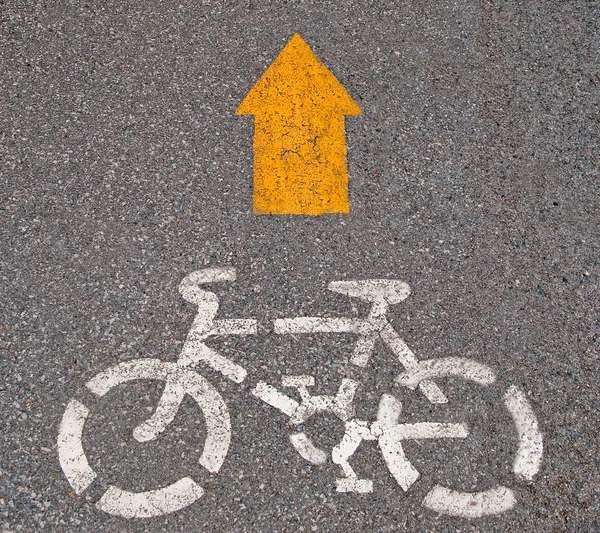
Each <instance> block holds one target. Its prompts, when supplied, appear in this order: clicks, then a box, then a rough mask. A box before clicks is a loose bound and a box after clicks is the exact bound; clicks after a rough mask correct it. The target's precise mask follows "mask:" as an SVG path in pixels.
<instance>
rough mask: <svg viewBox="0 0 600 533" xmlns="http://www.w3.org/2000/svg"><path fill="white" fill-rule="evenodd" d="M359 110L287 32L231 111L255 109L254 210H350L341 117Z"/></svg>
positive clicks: (252, 111) (247, 112) (317, 212)
mask: <svg viewBox="0 0 600 533" xmlns="http://www.w3.org/2000/svg"><path fill="white" fill-rule="evenodd" d="M360 112H361V111H360V108H359V107H358V105H357V104H356V103H355V102H354V100H352V98H351V97H350V95H349V94H348V92H347V91H346V89H345V88H344V87H343V86H342V85H341V84H340V82H339V81H338V80H337V79H336V78H335V76H334V75H333V74H332V73H331V72H330V71H329V70H328V69H327V67H326V66H325V65H324V64H323V63H322V62H321V61H320V60H319V58H317V56H316V55H315V54H314V53H313V51H312V50H311V49H310V47H309V46H308V45H307V44H306V42H304V40H303V39H302V37H300V35H298V34H296V35H294V37H293V38H292V39H291V40H290V42H289V43H288V44H287V45H286V47H285V48H284V49H283V50H282V51H281V53H280V54H279V56H278V57H277V59H276V60H275V61H274V62H273V64H272V65H271V66H270V67H269V68H268V69H267V71H266V72H265V73H264V75H263V76H262V78H261V79H260V80H259V81H258V82H257V83H256V85H255V86H254V87H253V88H252V90H251V91H250V92H249V93H248V95H247V96H246V98H244V100H243V101H242V103H241V104H240V106H239V108H238V109H237V111H236V114H238V115H254V116H255V125H254V128H255V130H254V212H255V213H258V214H278V215H321V214H324V213H348V212H350V205H349V202H348V168H347V164H346V135H345V130H344V127H345V123H344V121H345V119H344V116H345V115H359V114H360Z"/></svg>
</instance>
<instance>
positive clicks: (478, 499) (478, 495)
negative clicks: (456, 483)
mask: <svg viewBox="0 0 600 533" xmlns="http://www.w3.org/2000/svg"><path fill="white" fill-rule="evenodd" d="M516 502H517V500H516V499H515V495H514V494H513V492H512V490H510V489H508V488H506V487H502V486H499V487H496V488H493V489H489V490H486V491H482V492H473V493H470V492H459V491H456V490H450V489H448V488H446V487H442V486H441V485H436V486H435V487H433V489H431V490H430V491H429V493H428V494H427V496H425V499H424V500H423V505H424V506H425V507H427V508H428V509H431V510H432V511H436V512H438V513H441V514H446V515H451V516H462V517H464V518H480V517H482V516H486V515H494V514H500V513H504V512H505V511H508V510H510V509H512V508H513V507H514V505H515V503H516Z"/></svg>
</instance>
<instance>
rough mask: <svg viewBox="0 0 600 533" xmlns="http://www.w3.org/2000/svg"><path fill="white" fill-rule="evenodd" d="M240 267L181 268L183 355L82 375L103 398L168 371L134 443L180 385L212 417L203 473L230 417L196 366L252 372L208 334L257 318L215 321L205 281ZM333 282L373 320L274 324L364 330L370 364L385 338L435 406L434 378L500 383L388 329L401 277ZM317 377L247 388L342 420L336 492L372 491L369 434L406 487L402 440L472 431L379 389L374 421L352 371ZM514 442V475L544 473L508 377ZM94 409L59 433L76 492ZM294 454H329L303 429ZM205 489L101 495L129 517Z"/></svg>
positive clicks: (488, 497) (532, 427) (161, 427)
mask: <svg viewBox="0 0 600 533" xmlns="http://www.w3.org/2000/svg"><path fill="white" fill-rule="evenodd" d="M235 279H236V273H235V270H234V269H233V268H210V269H204V270H200V271H197V272H193V273H191V274H189V275H188V276H186V277H185V278H184V279H183V281H182V282H181V284H180V286H179V291H180V292H181V294H182V296H183V297H184V298H185V299H186V300H187V301H188V302H191V303H193V304H195V305H197V306H198V313H197V315H196V318H195V320H194V323H193V325H192V328H191V330H190V332H189V334H188V336H187V339H186V342H185V344H184V346H183V350H182V352H181V355H180V356H179V358H178V360H177V362H163V361H161V360H159V359H137V360H132V361H128V362H124V363H120V364H117V365H115V366H113V367H111V368H109V369H108V370H105V371H104V372H101V373H99V374H98V375H96V376H95V377H94V378H92V379H91V380H89V381H88V382H87V383H86V387H87V389H88V390H90V391H91V392H92V393H93V394H94V395H96V396H97V397H102V396H104V395H105V394H106V393H107V392H108V391H109V390H111V389H112V388H114V387H116V386H118V385H120V384H122V383H126V382H129V381H132V380H140V379H147V380H162V381H164V382H165V388H164V391H163V393H162V396H161V398H160V400H159V403H158V406H157V408H156V411H155V412H154V414H153V415H152V416H151V417H150V418H149V419H148V420H146V421H145V422H143V423H142V424H140V425H138V426H137V427H136V428H135V429H134V432H133V436H134V438H135V439H136V440H137V441H139V442H147V441H151V440H153V439H155V438H156V437H157V436H158V435H159V434H160V433H162V432H163V431H165V430H166V429H167V427H168V426H169V424H170V423H171V422H172V421H173V419H174V418H175V416H176V414H177V412H178V409H179V406H180V405H181V403H182V401H183V399H184V397H185V395H186V394H187V395H189V396H191V397H192V398H193V399H194V400H195V402H196V403H197V404H198V406H199V407H200V409H201V410H202V413H203V415H204V419H205V422H206V441H205V443H204V450H203V452H202V454H201V456H200V459H199V462H200V464H201V465H202V466H203V467H205V468H206V469H207V470H208V471H210V472H212V473H216V472H218V471H219V469H220V468H221V466H222V464H223V461H224V460H225V456H226V454H227V451H228V449H229V443H230V440H231V424H230V420H229V412H228V409H227V406H226V404H225V402H224V401H223V398H222V397H221V395H220V394H219V393H218V392H217V390H216V389H215V388H214V387H213V386H212V385H211V384H210V383H209V382H208V381H207V380H206V379H205V378H204V377H202V376H201V375H199V374H198V373H197V372H195V371H194V370H192V367H196V366H197V365H200V364H205V365H208V366H209V367H211V368H212V369H213V370H216V371H218V372H220V373H222V374H223V375H224V376H226V377H227V378H229V379H230V380H232V381H233V382H235V383H241V382H242V381H244V380H245V379H246V376H247V372H246V370H245V369H244V368H243V367H241V366H240V365H238V364H237V363H235V362H233V361H231V360H229V359H227V358H226V357H224V356H222V355H221V354H219V353H218V352H216V351H215V350H214V349H212V348H210V347H209V346H207V345H206V344H205V341H206V340H207V339H208V338H209V337H218V336H227V335H255V334H256V333H257V321H256V320H254V319H216V318H215V317H216V315H217V310H218V307H219V303H218V299H217V296H216V295H215V294H214V293H212V292H209V291H205V290H202V289H201V288H200V285H203V284H208V283H217V282H225V281H234V280H235ZM328 288H329V289H330V290H332V291H335V292H337V293H341V294H344V295H346V296H350V297H354V298H360V299H362V300H365V301H368V302H370V303H371V310H370V312H369V314H368V316H367V317H366V318H321V317H297V318H287V319H280V320H275V322H274V332H275V333H276V334H280V335H284V334H304V333H353V334H355V335H357V336H358V341H357V344H356V347H355V349H354V352H353V355H352V358H351V363H352V364H354V365H357V366H359V367H365V366H366V365H367V364H368V362H369V358H370V355H371V353H372V352H373V348H374V346H375V343H376V342H377V341H378V340H380V341H382V342H383V343H384V344H385V345H386V346H387V347H388V348H389V349H390V350H391V351H392V352H393V353H394V354H395V355H396V356H397V357H398V359H399V361H400V363H401V364H402V365H403V367H404V372H403V373H402V374H401V375H399V376H398V377H397V378H396V382H397V384H398V385H400V386H403V387H408V388H409V389H418V390H419V391H420V392H421V393H422V394H423V395H424V396H425V397H426V398H427V400H428V401H429V402H431V403H432V404H440V403H446V402H447V401H448V400H447V398H446V396H445V395H444V393H443V392H442V390H441V389H440V388H439V386H438V385H437V384H436V382H435V380H436V378H441V377H444V376H457V377H459V378H462V379H464V380H467V381H471V382H474V383H476V384H478V385H480V386H483V387H485V386H488V385H490V384H491V383H493V382H494V381H495V375H494V373H493V372H492V370H491V369H490V368H489V367H487V366H486V365H483V364H481V363H478V362H476V361H473V360H470V359H465V358H452V357H448V358H441V359H429V360H421V361H419V360H417V358H416V357H415V355H414V354H413V353H412V351H411V350H410V349H409V347H408V346H407V345H406V343H405V342H404V341H403V340H402V338H401V337H400V336H399V335H398V333H397V332H396V331H395V330H394V329H393V327H392V326H391V324H390V323H389V321H388V320H387V318H386V313H387V310H388V307H389V306H390V305H395V304H398V303H400V302H401V301H403V300H404V299H405V298H407V297H408V295H409V294H410V288H409V286H408V285H407V284H406V283H403V282H401V281H396V280H363V281H337V282H332V283H330V284H329V286H328ZM314 383H315V380H314V377H313V376H309V375H299V376H298V375H295V376H291V375H290V376H285V377H284V378H283V379H282V383H281V386H282V387H284V388H286V387H289V388H294V389H296V390H297V391H298V393H299V396H300V402H298V401H297V400H295V399H293V398H291V397H290V396H288V395H286V394H284V393H282V392H281V391H280V390H278V389H277V388H276V387H273V386H271V385H269V384H267V383H265V382H258V383H257V384H256V385H255V386H254V388H253V389H252V393H253V395H254V396H255V397H257V398H259V399H261V400H262V401H264V402H266V403H267V404H269V405H271V406H273V407H274V408H276V409H278V410H279V411H281V412H282V413H284V414H285V415H287V416H288V417H289V418H290V423H291V424H293V425H296V424H301V423H303V422H306V421H307V420H308V419H309V418H310V417H311V416H313V415H315V414H317V413H320V412H324V411H328V412H331V413H333V414H334V416H336V417H337V418H339V419H340V420H341V421H343V422H344V424H345V434H344V436H343V438H342V440H341V442H340V443H339V444H338V445H337V446H335V447H334V448H333V450H332V452H331V458H332V460H333V462H334V463H335V464H337V465H339V467H340V469H341V474H342V475H341V476H340V478H339V479H337V480H336V489H337V491H339V492H354V493H366V492H371V491H372V490H373V482H372V480H370V479H365V478H359V477H358V475H357V474H356V472H355V471H354V469H353V468H352V466H351V464H350V459H351V457H352V456H353V454H354V452H355V451H356V450H357V448H358V447H359V445H360V444H361V442H362V441H363V440H371V441H377V444H378V446H379V448H380V449H381V452H382V454H383V458H384V460H385V464H386V465H387V467H388V469H389V471H390V473H391V475H392V476H393V478H394V479H395V480H396V482H397V483H398V484H399V485H400V487H401V488H402V489H403V490H404V491H408V490H409V488H410V487H411V486H412V484H413V483H414V482H415V481H416V480H417V479H418V478H419V472H418V471H417V470H416V469H415V467H414V466H413V465H412V464H411V462H410V461H409V459H408V458H407V457H406V455H405V453H404V450H403V448H402V443H403V441H405V440H407V439H439V438H452V439H464V438H466V437H467V436H468V435H469V430H468V428H467V426H466V425H465V424H462V423H458V424H457V423H437V422H418V423H401V422H400V421H399V420H400V415H401V409H402V405H401V403H400V402H399V401H398V399H397V398H396V397H395V396H393V395H392V394H384V395H383V396H382V397H381V399H380V402H379V408H378V413H377V417H376V419H375V420H374V421H370V422H369V421H365V420H360V419H359V418H357V417H355V415H354V396H355V393H356V391H357V388H358V386H359V383H358V382H357V381H354V380H352V379H343V380H342V382H341V384H340V387H339V390H338V392H337V394H336V395H335V396H324V395H320V396H315V395H311V393H310V391H309V389H310V387H311V386H313V385H314ZM503 400H504V405H505V407H506V408H507V410H508V411H509V413H510V415H511V417H512V419H513V421H514V423H515V426H516V434H517V437H518V441H519V446H518V450H517V452H516V456H515V459H514V462H513V466H512V470H513V472H514V473H515V474H516V475H517V477H518V478H520V479H522V480H525V481H531V480H532V479H533V477H534V476H535V474H536V473H537V472H538V470H539V467H540V464H541V460H542V453H543V444H542V436H541V433H540V431H539V429H538V424H537V420H536V417H535V415H534V413H533V411H532V409H531V406H530V404H529V402H528V400H527V397H526V396H525V394H524V393H523V392H521V391H520V390H519V389H517V388H516V387H509V389H508V390H507V391H506V393H505V395H504V398H503ZM88 415H89V410H88V408H87V407H86V406H85V405H84V404H83V403H81V402H80V401H78V400H76V399H72V400H71V401H70V402H69V404H68V405H67V408H66V410H65V413H64V415H63V418H62V422H61V425H60V430H59V435H58V456H59V461H60V464H61V467H62V469H63V472H64V473H65V476H66V478H67V480H68V481H69V483H70V485H71V487H72V488H73V490H74V491H75V492H76V493H78V494H81V493H82V492H84V491H85V490H86V489H87V488H88V487H89V486H90V485H91V483H92V482H93V481H94V480H95V479H96V476H97V474H96V472H94V470H93V469H92V468H91V466H90V465H89V462H88V460H87V458H86V455H85V453H84V450H83V444H82V435H83V428H84V424H85V422H86V420H87V418H88ZM290 441H291V443H292V445H293V446H294V447H295V449H296V450H297V451H298V453H299V454H300V455H301V456H302V457H303V458H304V459H306V460H307V461H309V462H310V463H313V464H317V465H318V464H323V463H325V462H326V461H327V459H328V457H329V455H328V454H327V453H326V452H325V451H324V450H321V449H319V448H318V447H316V446H315V445H314V444H313V442H312V441H311V439H310V438H309V437H308V436H307V435H306V434H305V433H303V432H300V433H293V434H291V435H290ZM203 493H204V491H203V489H202V488H201V487H200V486H199V485H198V484H197V483H196V482H195V481H194V480H193V479H192V478H191V477H184V478H181V479H180V480H179V481H177V482H175V483H172V484H171V485H168V486H166V487H163V488H160V489H156V490H150V491H145V492H129V491H125V490H122V489H120V488H118V487H115V486H113V485H110V486H109V488H108V489H107V490H106V492H105V493H104V495H103V496H102V497H101V498H100V499H99V501H98V502H97V503H96V507H97V508H98V509H100V510H102V511H105V512H107V513H110V514H113V515H118V516H122V517H125V518H134V517H135V518H140V517H153V516H159V515H162V514H167V513H171V512H174V511H177V510H180V509H182V508H184V507H187V506H188V505H191V504H192V503H194V502H195V501H196V500H197V499H198V498H200V497H201V496H202V495H203ZM515 503H516V497H515V494H514V492H513V491H512V490H511V489H510V488H507V487H504V486H497V487H494V488H491V489H488V490H485V491H481V492H474V493H469V492H461V491H457V490H452V489H450V488H447V487H444V486H441V485H436V486H434V487H433V488H432V489H431V490H430V491H429V492H428V493H427V495H426V497H425V499H424V500H423V505H424V506H425V507H427V508H429V509H432V510H434V511H437V512H438V513H441V514H449V515H455V516H463V517H467V518H474V517H479V516H483V515H488V514H498V513H502V512H504V511H507V510H509V509H511V508H512V507H513V506H514V504H515Z"/></svg>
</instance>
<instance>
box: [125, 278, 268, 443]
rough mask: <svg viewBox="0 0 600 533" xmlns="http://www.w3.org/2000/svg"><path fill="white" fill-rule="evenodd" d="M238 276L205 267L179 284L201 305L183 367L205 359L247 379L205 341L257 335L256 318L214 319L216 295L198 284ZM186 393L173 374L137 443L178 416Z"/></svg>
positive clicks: (137, 435)
mask: <svg viewBox="0 0 600 533" xmlns="http://www.w3.org/2000/svg"><path fill="white" fill-rule="evenodd" d="M235 277H236V275H235V269H232V268H215V269H205V270H200V271H197V272H193V273H192V274H189V275H188V276H186V277H185V278H184V279H183V281H182V282H181V283H180V285H179V292H180V293H181V295H182V296H183V297H184V298H185V299H186V300H187V301H188V302H190V303H193V304H195V305H197V306H198V312H197V314H196V317H195V318H194V322H193V324H192V327H191V329H190V331H189V333H188V336H187V338H186V341H185V343H184V345H183V349H182V351H181V354H180V355H179V358H178V360H177V364H178V365H179V366H180V367H182V368H189V367H195V366H197V365H198V364H199V363H201V362H202V363H205V364H206V365H208V366H209V367H211V368H212V369H213V370H216V371H217V372H220V373H221V374H223V375H224V376H225V377H227V378H229V379H230V380H232V381H234V382H235V383H241V382H242V381H244V379H245V378H246V375H247V371H246V369H245V368H243V367H242V366H240V365H238V364H236V363H234V362H233V361H231V360H230V359H227V358H226V357H223V356H222V355H220V354H219V353H217V352H216V351H215V350H213V349H212V348H210V347H209V346H207V345H206V344H205V342H204V341H205V340H206V339H207V338H208V337H211V336H228V335H256V333H257V321H256V320H254V319H222V320H215V316H216V314H217V311H218V309H219V300H218V298H217V296H216V295H215V294H214V293H212V292H209V291H204V290H202V289H200V287H198V285H200V284H203V283H213V282H221V281H234V280H235ZM186 392H187V384H186V382H185V380H182V379H180V378H179V377H178V376H170V377H169V378H168V379H167V381H166V385H165V388H164V390H163V393H162V395H161V397H160V400H159V402H158V406H157V407H156V410H155V411H154V414H153V415H152V416H151V417H150V418H149V419H148V420H146V421H144V422H142V423H141V424H139V425H138V426H137V427H136V428H135V429H134V430H133V437H134V438H135V439H136V440H137V441H138V442H148V441H151V440H153V439H155V438H156V437H157V436H158V435H159V434H160V433H162V432H163V431H164V430H165V429H166V428H167V426H168V425H169V424H170V423H171V422H172V421H173V419H174V418H175V416H176V415H177V412H178V411H179V406H180V405H181V402H182V401H183V399H184V397H185V395H186Z"/></svg>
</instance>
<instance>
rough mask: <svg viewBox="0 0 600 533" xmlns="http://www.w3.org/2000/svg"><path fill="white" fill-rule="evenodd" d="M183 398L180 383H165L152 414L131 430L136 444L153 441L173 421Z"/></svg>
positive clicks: (183, 392) (183, 391)
mask: <svg viewBox="0 0 600 533" xmlns="http://www.w3.org/2000/svg"><path fill="white" fill-rule="evenodd" d="M184 396H185V389H184V388H183V387H182V386H181V383H179V382H176V381H167V383H166V385H165V389H164V390H163V393H162V395H161V397H160V401H159V403H158V406H157V408H156V411H154V414H153V415H152V416H151V417H150V418H149V419H148V420H146V421H145V422H143V423H141V424H139V425H138V426H137V427H136V428H135V429H134V430H133V437H134V439H135V440H137V441H138V442H148V441H151V440H154V439H155V438H156V437H158V435H159V434H160V433H161V432H162V431H163V430H164V429H165V428H166V427H167V426H168V425H169V424H170V423H171V422H172V421H173V419H174V418H175V416H176V415H177V411H179V406H180V405H181V402H182V401H183V398H184Z"/></svg>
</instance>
